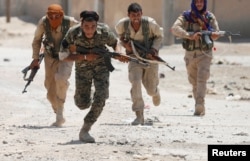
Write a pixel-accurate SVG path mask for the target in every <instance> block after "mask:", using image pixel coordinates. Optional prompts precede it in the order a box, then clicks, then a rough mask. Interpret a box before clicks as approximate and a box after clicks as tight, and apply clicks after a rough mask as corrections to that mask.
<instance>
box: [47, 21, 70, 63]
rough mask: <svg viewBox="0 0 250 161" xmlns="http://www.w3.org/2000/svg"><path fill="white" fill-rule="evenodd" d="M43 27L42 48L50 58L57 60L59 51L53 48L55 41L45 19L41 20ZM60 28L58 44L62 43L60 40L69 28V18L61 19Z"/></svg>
mask: <svg viewBox="0 0 250 161" xmlns="http://www.w3.org/2000/svg"><path fill="white" fill-rule="evenodd" d="M43 25H44V28H45V37H44V39H43V45H44V48H45V50H46V52H47V53H48V54H49V55H50V56H51V57H52V58H55V59H58V52H59V49H56V48H55V40H54V38H53V37H52V33H51V28H50V24H49V20H48V19H47V17H46V18H45V19H44V20H43ZM61 26H62V28H61V32H62V38H61V40H60V42H61V41H62V39H63V38H64V36H65V35H66V33H67V31H68V30H69V28H70V18H69V17H68V16H64V17H63V20H62V24H61Z"/></svg>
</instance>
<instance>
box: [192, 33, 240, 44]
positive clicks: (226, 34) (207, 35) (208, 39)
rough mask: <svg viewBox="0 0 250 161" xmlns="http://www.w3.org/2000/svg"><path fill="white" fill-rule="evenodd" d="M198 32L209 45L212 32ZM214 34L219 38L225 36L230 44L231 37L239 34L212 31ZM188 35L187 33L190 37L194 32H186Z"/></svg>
mask: <svg viewBox="0 0 250 161" xmlns="http://www.w3.org/2000/svg"><path fill="white" fill-rule="evenodd" d="M198 32H200V33H201V36H202V37H204V40H205V41H206V42H207V43H210V41H211V40H210V36H211V35H212V32H213V31H206V30H204V31H198ZM214 32H216V33H218V34H219V35H220V36H227V37H228V39H229V41H230V43H231V42H232V36H240V32H239V33H236V34H234V33H232V32H230V31H214ZM188 33H189V34H190V35H193V34H195V33H196V32H188Z"/></svg>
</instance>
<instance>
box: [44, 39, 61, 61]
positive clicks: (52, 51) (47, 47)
mask: <svg viewBox="0 0 250 161" xmlns="http://www.w3.org/2000/svg"><path fill="white" fill-rule="evenodd" d="M43 45H44V49H45V51H46V53H47V54H48V55H49V56H50V57H52V58H54V59H58V60H59V55H58V52H56V51H55V48H54V45H53V44H51V45H50V44H49V43H48V42H46V41H44V42H43Z"/></svg>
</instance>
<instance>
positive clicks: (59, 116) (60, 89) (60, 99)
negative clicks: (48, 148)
mask: <svg viewBox="0 0 250 161" xmlns="http://www.w3.org/2000/svg"><path fill="white" fill-rule="evenodd" d="M72 66H73V62H63V61H60V62H59V64H58V70H57V72H56V73H55V82H56V96H57V107H56V108H57V111H56V122H54V123H53V124H52V125H53V126H58V127H60V126H62V124H63V123H64V122H65V118H64V116H63V111H64V103H65V100H66V95H67V90H68V87H69V81H68V79H69V78H70V75H71V70H72Z"/></svg>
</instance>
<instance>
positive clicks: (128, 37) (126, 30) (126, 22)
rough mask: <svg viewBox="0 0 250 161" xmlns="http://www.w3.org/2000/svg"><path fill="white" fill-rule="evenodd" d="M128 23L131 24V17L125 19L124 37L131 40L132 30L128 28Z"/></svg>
mask: <svg viewBox="0 0 250 161" xmlns="http://www.w3.org/2000/svg"><path fill="white" fill-rule="evenodd" d="M128 25H129V19H128V18H127V19H126V20H125V21H124V31H125V33H124V39H125V40H129V39H130V31H129V29H128Z"/></svg>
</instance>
